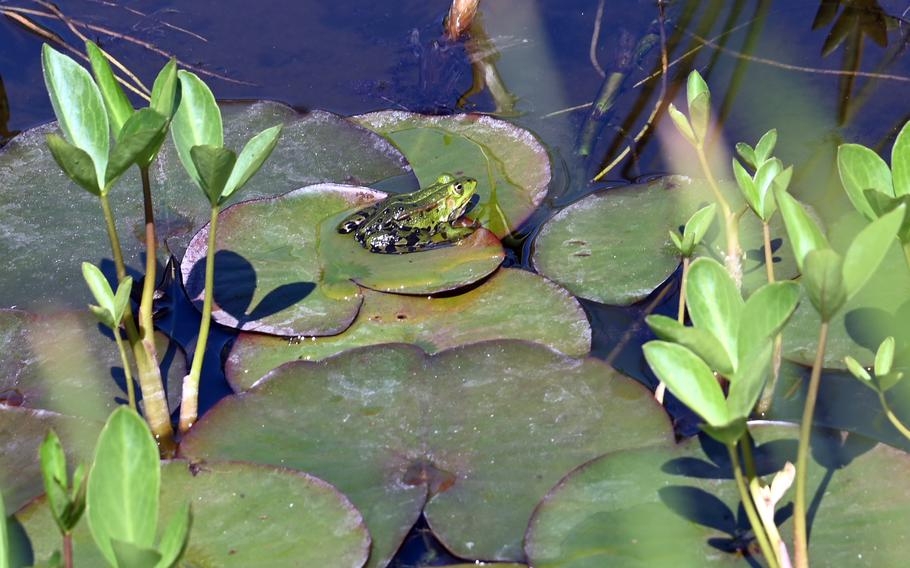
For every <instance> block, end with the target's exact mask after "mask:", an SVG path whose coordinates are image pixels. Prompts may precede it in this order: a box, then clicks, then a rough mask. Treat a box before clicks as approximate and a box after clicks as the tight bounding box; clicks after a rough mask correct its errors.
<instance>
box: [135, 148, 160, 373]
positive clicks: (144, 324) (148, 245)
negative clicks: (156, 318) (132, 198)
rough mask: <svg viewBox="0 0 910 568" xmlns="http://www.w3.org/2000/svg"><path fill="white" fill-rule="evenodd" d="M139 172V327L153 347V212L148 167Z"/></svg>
mask: <svg viewBox="0 0 910 568" xmlns="http://www.w3.org/2000/svg"><path fill="white" fill-rule="evenodd" d="M139 173H140V174H141V176H142V201H143V206H144V209H145V277H144V278H143V280H142V301H141V302H140V303H139V329H140V330H141V331H142V340H143V341H149V342H150V343H151V345H152V346H153V348H154V345H155V337H154V334H155V325H154V323H152V302H153V300H154V297H155V283H156V282H157V278H156V272H157V270H158V253H157V239H156V237H155V212H154V210H153V209H152V187H151V182H150V181H149V169H148V167H142V166H140V167H139ZM150 355H154V353H150ZM154 359H157V357H154Z"/></svg>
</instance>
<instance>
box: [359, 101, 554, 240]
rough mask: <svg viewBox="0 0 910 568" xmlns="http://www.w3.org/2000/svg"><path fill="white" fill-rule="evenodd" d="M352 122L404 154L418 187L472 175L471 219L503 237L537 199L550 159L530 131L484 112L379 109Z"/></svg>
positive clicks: (547, 175)
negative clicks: (475, 198) (426, 112)
mask: <svg viewBox="0 0 910 568" xmlns="http://www.w3.org/2000/svg"><path fill="white" fill-rule="evenodd" d="M352 120H355V121H357V122H359V123H360V124H362V125H364V126H366V127H367V128H370V129H372V130H374V131H376V132H378V133H379V134H382V135H383V136H385V137H386V138H388V139H389V140H391V141H392V142H393V143H394V144H395V145H396V146H397V147H398V148H399V149H400V150H401V151H402V152H403V153H404V155H405V156H406V157H407V159H408V161H409V162H410V163H411V166H412V167H413V168H414V173H415V174H416V175H417V178H418V179H419V180H420V183H421V185H428V184H431V183H433V181H434V180H435V179H436V178H437V176H439V174H440V173H442V172H447V173H451V174H453V175H466V176H470V177H473V178H476V179H477V193H478V194H479V195H480V202H479V203H478V204H477V207H475V209H474V211H472V212H471V217H472V218H474V219H476V220H478V221H480V223H481V224H482V225H483V226H484V227H486V228H487V229H489V230H491V231H492V232H493V233H495V234H496V236H497V237H500V238H502V237H504V236H506V235H508V234H509V233H511V232H513V231H514V230H515V229H516V228H518V226H519V225H521V223H522V222H523V221H524V220H525V219H527V218H528V217H529V216H530V215H531V213H532V212H533V211H534V209H536V208H537V206H538V205H540V203H541V202H542V201H543V199H544V197H546V194H547V186H548V185H549V183H550V159H549V156H548V155H547V151H546V149H545V148H544V147H543V146H542V145H541V144H540V142H538V141H537V138H535V137H534V135H533V134H531V133H530V132H528V131H527V130H524V129H522V128H519V127H517V126H515V125H513V124H510V123H508V122H506V121H503V120H499V119H496V118H493V117H490V116H484V115H474V114H457V115H447V116H429V115H422V114H415V113H410V112H401V111H382V112H373V113H369V114H364V115H361V116H356V117H353V119H352Z"/></svg>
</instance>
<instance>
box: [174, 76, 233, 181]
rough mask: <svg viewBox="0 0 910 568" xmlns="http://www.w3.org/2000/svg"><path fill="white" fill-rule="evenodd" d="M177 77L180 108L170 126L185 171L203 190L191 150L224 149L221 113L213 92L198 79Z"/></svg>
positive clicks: (195, 77) (178, 107)
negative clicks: (197, 148)
mask: <svg viewBox="0 0 910 568" xmlns="http://www.w3.org/2000/svg"><path fill="white" fill-rule="evenodd" d="M177 76H178V77H179V79H180V104H179V105H177V110H176V112H175V113H174V118H173V121H172V122H171V137H172V138H173V139H174V145H175V146H176V147H177V155H178V156H179V157H180V162H181V163H182V164H183V167H184V169H186V172H187V173H188V174H189V176H190V179H192V180H193V181H195V182H196V185H198V186H199V187H200V188H201V187H203V186H202V180H201V179H200V177H199V173H198V172H197V171H196V164H195V163H194V162H193V159H192V156H191V154H190V149H191V148H193V147H194V146H215V147H217V148H221V147H222V146H224V130H223V127H222V123H221V110H220V109H219V108H218V105H217V104H216V103H215V96H214V95H213V94H212V91H211V90H209V88H208V86H206V84H205V83H203V82H202V80H201V79H200V78H199V77H197V76H196V75H194V74H192V73H190V72H189V71H178V72H177Z"/></svg>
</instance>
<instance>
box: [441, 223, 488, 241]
mask: <svg viewBox="0 0 910 568" xmlns="http://www.w3.org/2000/svg"><path fill="white" fill-rule="evenodd" d="M479 226H480V224H479V223H477V222H476V221H470V220H469V219H467V218H465V217H462V218H461V219H458V220H457V221H452V222H450V223H444V224H443V225H441V226H440V227H439V230H438V233H439V235H440V236H441V237H442V240H443V241H452V242H454V241H459V240H461V239H463V238H465V237H468V236H470V235H471V234H472V233H473V232H474V231H475V230H477V228H478V227H479Z"/></svg>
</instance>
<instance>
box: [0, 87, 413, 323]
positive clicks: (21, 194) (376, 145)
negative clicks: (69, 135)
mask: <svg viewBox="0 0 910 568" xmlns="http://www.w3.org/2000/svg"><path fill="white" fill-rule="evenodd" d="M222 112H223V115H224V127H225V139H226V143H227V144H228V145H229V146H230V147H233V148H235V149H236V150H239V149H240V145H241V144H242V142H243V141H245V140H247V139H249V137H250V136H251V135H252V133H255V132H258V131H259V130H261V129H262V128H264V127H267V126H274V125H275V124H278V123H283V124H285V127H284V130H283V133H282V138H281V140H280V141H279V144H278V147H277V148H276V149H275V151H274V153H273V155H272V156H271V158H270V159H269V160H268V161H266V163H265V165H264V166H263V168H262V169H261V170H260V171H259V173H257V174H256V176H254V177H253V178H252V180H250V182H249V184H247V186H246V187H245V188H244V190H243V192H242V195H241V196H240V197H241V198H244V199H249V198H252V197H261V196H267V195H277V194H280V193H284V192H287V191H290V190H292V189H294V188H297V187H300V186H301V185H305V184H308V183H316V182H323V181H337V182H355V183H372V182H374V181H377V180H380V179H385V178H388V177H391V176H396V175H402V174H405V173H407V172H408V171H409V167H408V166H407V164H406V162H405V161H404V158H403V157H402V156H401V154H400V153H399V152H398V151H397V150H396V149H395V148H394V147H393V146H392V145H391V144H390V143H388V142H387V141H386V140H385V139H384V138H382V137H381V136H379V135H377V134H375V133H373V132H371V131H369V130H367V129H365V128H362V127H360V126H357V125H356V124H354V123H352V122H350V121H348V120H347V119H344V118H342V117H340V116H337V115H334V114H331V113H327V112H322V111H312V112H309V113H306V114H302V115H301V114H299V113H297V112H296V111H294V110H293V109H291V108H289V107H287V106H285V105H281V104H278V103H272V102H257V103H252V104H248V103H244V104H239V103H231V104H225V105H223V107H222ZM56 128H57V127H56V123H50V124H46V125H43V126H39V127H37V128H33V129H31V130H28V131H26V132H23V133H22V134H20V135H18V136H17V137H16V138H14V139H13V140H12V141H10V143H9V144H7V145H6V146H4V147H3V149H2V150H0V210H2V211H3V218H2V221H0V257H2V258H3V259H4V263H5V265H6V268H7V270H8V272H9V273H10V274H15V275H16V277H15V278H6V279H4V280H3V281H2V282H0V298H2V299H3V302H4V306H6V307H9V306H18V307H21V308H29V307H38V306H41V307H44V306H47V305H64V306H69V307H77V306H78V307H81V306H83V305H84V304H85V303H86V302H87V301H88V300H89V297H90V295H89V293H88V290H87V289H86V288H85V283H84V281H83V280H82V275H81V272H80V270H79V266H80V264H81V263H82V262H83V261H89V262H92V263H94V264H96V265H100V266H101V267H102V269H104V270H105V271H106V272H107V273H108V274H113V272H114V270H113V263H112V261H110V260H109V259H110V258H111V248H110V244H109V242H108V238H107V233H106V231H105V228H104V220H103V217H102V214H101V206H100V205H99V203H98V199H97V198H96V197H95V196H93V195H91V194H89V193H88V192H86V191H85V190H83V189H80V188H78V187H76V185H75V184H73V183H72V182H70V181H69V179H68V178H67V177H66V176H65V175H64V174H63V172H62V171H61V170H60V168H59V167H58V166H57V164H56V163H55V162H54V159H53V158H52V156H51V154H50V151H49V150H48V149H47V146H46V143H45V137H46V135H47V134H49V133H51V132H54V131H55V130H56ZM151 179H152V193H153V200H154V205H155V220H156V226H157V229H158V238H159V240H160V241H161V244H164V243H167V245H168V247H169V248H170V251H171V252H173V253H174V254H175V255H177V256H178V257H179V256H181V255H182V254H183V250H184V248H185V247H186V244H187V243H188V242H189V239H190V238H191V237H192V235H193V234H194V233H195V232H196V231H197V230H198V229H199V228H200V227H201V226H202V225H203V224H205V222H206V221H207V220H208V218H209V205H208V202H207V200H206V199H205V197H204V196H203V195H202V192H201V191H200V190H199V189H198V188H196V187H195V186H194V185H193V184H192V182H190V181H189V177H188V176H187V174H186V173H185V172H184V171H183V167H182V166H181V165H180V162H179V160H178V159H177V155H176V150H174V148H173V144H172V142H171V141H170V137H168V140H167V141H166V143H165V145H164V147H163V148H162V151H161V155H160V157H159V160H158V161H157V162H156V164H155V165H153V166H152V169H151ZM110 199H111V206H112V208H113V211H114V215H115V217H116V220H117V228H118V232H119V234H120V241H121V244H122V246H123V254H124V258H125V260H126V262H127V264H128V265H129V266H130V267H131V271H132V273H133V275H134V276H135V275H137V274H138V273H140V268H141V267H143V266H144V261H143V259H142V255H143V254H144V251H145V224H144V218H143V207H142V190H141V185H140V182H139V175H138V173H137V172H136V168H132V169H131V170H130V171H129V172H128V173H127V175H125V176H124V177H123V179H122V180H121V181H120V182H118V184H117V186H115V187H114V189H112V190H111V194H110ZM235 200H236V198H235ZM159 250H160V252H161V253H162V255H164V254H165V253H166V252H167V249H165V248H164V247H160V249H159ZM49 283H53V284H52V285H51V284H49Z"/></svg>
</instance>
